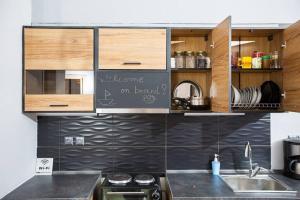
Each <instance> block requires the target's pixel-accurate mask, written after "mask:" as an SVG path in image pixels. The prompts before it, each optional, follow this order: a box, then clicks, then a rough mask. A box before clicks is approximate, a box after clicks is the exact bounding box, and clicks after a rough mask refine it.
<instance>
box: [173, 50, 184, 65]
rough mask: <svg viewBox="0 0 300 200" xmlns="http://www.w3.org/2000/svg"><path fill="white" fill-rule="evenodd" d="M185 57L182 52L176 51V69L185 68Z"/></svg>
mask: <svg viewBox="0 0 300 200" xmlns="http://www.w3.org/2000/svg"><path fill="white" fill-rule="evenodd" d="M184 67H185V64H184V55H183V52H181V51H175V68H184Z"/></svg>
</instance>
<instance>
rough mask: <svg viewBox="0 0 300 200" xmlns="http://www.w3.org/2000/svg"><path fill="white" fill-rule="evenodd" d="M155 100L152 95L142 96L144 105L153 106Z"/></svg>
mask: <svg viewBox="0 0 300 200" xmlns="http://www.w3.org/2000/svg"><path fill="white" fill-rule="evenodd" d="M155 100H156V98H155V96H154V95H152V94H147V95H144V96H143V101H144V102H145V103H146V104H153V103H154V102H155Z"/></svg>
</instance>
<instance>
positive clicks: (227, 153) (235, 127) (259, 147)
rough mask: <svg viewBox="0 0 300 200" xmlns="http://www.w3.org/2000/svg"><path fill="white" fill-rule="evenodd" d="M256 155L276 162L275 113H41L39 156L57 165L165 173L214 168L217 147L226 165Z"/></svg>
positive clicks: (239, 164)
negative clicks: (73, 140)
mask: <svg viewBox="0 0 300 200" xmlns="http://www.w3.org/2000/svg"><path fill="white" fill-rule="evenodd" d="M77 136H81V137H84V140H85V145H84V146H80V145H74V146H72V145H65V144H64V138H65V137H77ZM246 141H250V143H251V144H252V149H253V160H254V162H258V163H259V164H260V166H263V167H265V168H270V154H271V153H270V115H269V114H266V113H249V114H246V115H245V116H238V117H237V116H228V117H215V116H214V117H184V116H183V115H182V114H172V115H133V114H118V115H116V114H114V115H110V114H103V115H100V116H97V117H96V116H80V117H76V116H69V117H52V116H41V117H39V118H38V149H37V154H38V157H54V170H61V171H73V170H102V171H103V172H104V173H110V172H152V173H164V171H165V170H166V169H174V170H180V169H210V161H211V160H212V159H213V156H214V154H215V153H218V154H220V159H221V167H222V168H223V169H244V168H248V165H247V164H248V162H247V160H245V159H244V157H243V153H244V145H245V143H246Z"/></svg>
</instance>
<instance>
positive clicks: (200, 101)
mask: <svg viewBox="0 0 300 200" xmlns="http://www.w3.org/2000/svg"><path fill="white" fill-rule="evenodd" d="M190 104H191V105H192V106H201V105H204V98H203V97H197V96H193V97H191V99H190Z"/></svg>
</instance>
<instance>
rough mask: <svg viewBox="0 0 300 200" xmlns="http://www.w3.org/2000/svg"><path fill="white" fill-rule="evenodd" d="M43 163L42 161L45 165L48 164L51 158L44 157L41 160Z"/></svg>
mask: <svg viewBox="0 0 300 200" xmlns="http://www.w3.org/2000/svg"><path fill="white" fill-rule="evenodd" d="M41 163H42V164H43V165H46V164H47V163H49V160H48V159H43V160H41Z"/></svg>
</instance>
